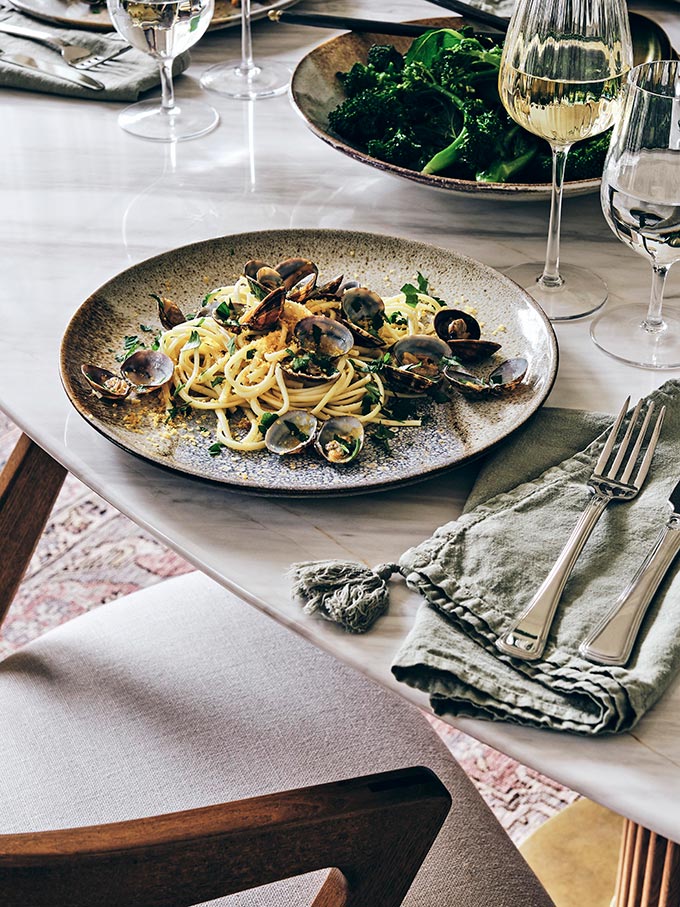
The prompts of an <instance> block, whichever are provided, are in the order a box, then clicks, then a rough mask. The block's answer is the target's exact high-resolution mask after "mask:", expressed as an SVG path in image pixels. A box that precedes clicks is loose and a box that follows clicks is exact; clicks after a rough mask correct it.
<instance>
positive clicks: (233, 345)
mask: <svg viewBox="0 0 680 907" xmlns="http://www.w3.org/2000/svg"><path fill="white" fill-rule="evenodd" d="M227 352H228V353H229V355H230V356H233V355H234V353H235V352H236V337H230V338H229V343H228V344H227Z"/></svg>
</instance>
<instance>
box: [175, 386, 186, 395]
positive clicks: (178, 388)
mask: <svg viewBox="0 0 680 907" xmlns="http://www.w3.org/2000/svg"><path fill="white" fill-rule="evenodd" d="M184 387H185V385H184V384H178V385H177V387H176V388H175V389H174V391H173V392H172V396H173V397H178V396H179V394H180V393H181V391H183V390H184Z"/></svg>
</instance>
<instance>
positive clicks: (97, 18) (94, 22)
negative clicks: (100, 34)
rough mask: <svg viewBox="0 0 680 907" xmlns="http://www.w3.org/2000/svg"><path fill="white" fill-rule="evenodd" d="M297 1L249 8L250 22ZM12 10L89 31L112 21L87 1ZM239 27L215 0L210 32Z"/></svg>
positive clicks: (26, 3) (237, 16) (235, 15)
mask: <svg viewBox="0 0 680 907" xmlns="http://www.w3.org/2000/svg"><path fill="white" fill-rule="evenodd" d="M297 2H298V0H270V2H267V0H265V2H259V0H254V2H253V4H252V12H251V19H253V20H254V21H255V20H257V19H264V18H265V17H266V16H267V13H268V12H269V10H270V9H286V8H287V7H289V6H293V4H294V3H297ZM12 6H14V7H16V9H19V10H21V12H22V13H26V14H27V15H29V16H33V18H34V19H42V20H43V21H45V22H54V23H56V24H57V25H62V26H66V27H71V28H85V29H89V30H91V31H112V30H113V25H112V24H111V17H110V16H109V12H108V10H107V8H106V2H105V0H104V2H103V3H88V2H87V0H12ZM240 24H241V9H240V7H238V6H233V5H232V3H231V2H230V0H215V12H214V13H213V17H212V20H211V22H210V25H209V30H210V31H213V30H215V29H219V28H230V27H231V26H235V25H240Z"/></svg>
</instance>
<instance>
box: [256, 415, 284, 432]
mask: <svg viewBox="0 0 680 907" xmlns="http://www.w3.org/2000/svg"><path fill="white" fill-rule="evenodd" d="M278 418H279V417H278V415H277V414H276V413H262V416H261V418H260V421H259V422H258V423H257V427H258V429H259V431H260V434H263V435H264V434H265V433H266V431H267V429H268V428H269V426H270V425H271V424H272V422H276V420H277V419H278Z"/></svg>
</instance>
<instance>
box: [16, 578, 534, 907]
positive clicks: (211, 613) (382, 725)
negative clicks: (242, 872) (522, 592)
mask: <svg viewBox="0 0 680 907" xmlns="http://www.w3.org/2000/svg"><path fill="white" fill-rule="evenodd" d="M0 765H2V767H3V768H2V772H0V832H2V833H12V832H22V831H23V832H26V831H35V830H43V829H51V828H68V827H72V826H79V825H91V824H98V823H106V822H115V821H120V820H124V819H132V818H138V817H142V816H151V815H156V814H159V813H166V812H174V811H176V810H184V809H191V808H194V807H198V806H207V805H209V804H214V803H221V802H225V801H229V800H236V799H240V798H243V797H252V796H255V795H258V794H264V793H270V792H273V791H277V790H285V789H288V788H295V787H302V786H305V785H309V784H319V783H323V782H327V781H334V780H338V779H342V778H347V777H351V776H355V775H362V774H368V773H371V772H379V771H386V770H389V769H395V768H402V767H405V766H408V765H427V766H429V767H430V768H432V769H433V770H434V771H435V772H436V774H437V775H438V776H439V777H440V778H441V780H442V781H443V783H444V784H445V785H446V786H447V787H448V788H449V790H450V791H451V794H452V797H453V806H452V809H451V813H450V815H449V818H448V819H447V821H446V824H445V826H444V828H443V829H442V832H441V833H440V835H439V838H438V839H437V842H436V844H435V846H434V847H433V849H432V851H431V852H430V855H429V856H428V859H427V861H426V863H425V864H424V865H423V867H422V869H421V871H420V873H419V874H418V877H417V879H416V881H415V883H414V885H413V886H412V888H411V892H410V893H409V895H408V897H407V899H406V901H405V904H406V905H408V907H453V905H455V907H489V905H492V904H493V905H494V907H510V905H522V907H524V905H531V907H542V905H550V904H551V901H550V899H549V898H548V897H547V895H546V894H545V893H544V891H543V889H542V888H541V886H540V885H539V883H538V881H537V880H536V878H535V876H534V875H533V874H532V873H531V871H530V870H529V868H528V866H527V865H526V863H525V862H524V861H523V859H522V858H521V857H520V855H519V854H518V853H517V851H516V849H515V847H514V845H513V844H512V843H511V841H510V840H509V838H508V837H507V835H506V834H505V832H504V831H503V830H502V829H501V828H500V826H499V825H498V823H497V821H496V820H495V818H494V817H493V815H492V814H491V813H490V811H489V809H488V807H487V806H486V805H485V803H484V802H483V801H482V799H481V798H480V796H479V795H478V793H477V791H476V790H475V788H474V787H473V785H472V784H471V782H470V781H469V780H468V778H467V777H466V775H465V774H464V772H463V771H462V769H461V768H460V767H459V766H458V764H457V763H456V762H455V761H454V760H453V758H452V757H451V755H450V754H449V752H448V750H447V749H446V747H445V746H444V745H443V744H442V743H441V741H440V740H439V738H438V737H437V736H436V734H435V733H434V732H433V731H432V729H431V728H430V726H429V724H428V723H427V721H426V720H425V719H424V718H423V716H422V715H421V714H420V713H419V712H418V710H417V709H415V708H413V707H412V706H410V705H409V704H407V703H406V702H404V701H402V700H401V699H400V698H399V697H397V696H396V695H394V694H393V693H389V692H386V691H385V690H383V689H381V688H380V687H378V686H377V685H375V684H374V683H372V682H370V681H368V680H366V679H365V678H363V677H362V676H361V675H359V674H358V673H356V672H354V671H353V670H351V669H349V668H347V667H345V666H343V665H342V664H340V663H339V662H338V661H336V660H335V659H334V658H332V657H330V656H328V655H326V654H324V653H322V652H321V651H319V650H318V649H316V648H315V647H314V646H312V645H311V644H309V643H307V642H306V641H304V640H302V639H301V638H299V637H298V636H297V635H295V634H293V633H291V632H290V631H288V630H286V629H284V628H282V627H280V626H279V625H277V624H276V623H275V622H274V621H273V620H271V619H269V618H267V617H265V616H264V615H262V614H260V613H259V612H257V611H256V610H255V609H253V608H252V607H250V606H248V605H247V604H245V603H244V602H242V601H240V600H238V599H237V598H235V597H234V596H233V595H231V594H229V593H228V592H226V591H225V590H223V589H222V588H221V587H220V586H218V585H216V584H215V583H214V582H212V581H211V580H209V579H207V578H206V577H204V576H202V575H200V574H198V573H195V574H190V575H187V576H182V577H179V578H177V579H173V580H169V581H166V582H164V583H162V584H160V585H158V586H155V587H153V588H151V589H147V590H145V591H143V592H139V593H136V594H134V595H131V596H128V597H127V598H125V599H121V600H119V601H117V602H113V603H111V604H109V605H105V606H103V607H102V608H99V609H97V610H95V611H93V612H90V613H88V614H86V615H83V616H82V617H79V618H77V619H75V620H73V621H71V622H70V623H68V624H65V625H64V626H62V627H59V628H58V629H56V630H53V631H52V632H50V633H47V634H46V635H45V636H43V637H42V638H40V639H39V640H37V641H36V642H34V643H31V644H30V645H28V646H26V647H25V648H24V649H22V650H21V651H20V652H18V653H16V654H14V655H12V656H10V657H9V658H7V659H6V660H5V661H4V662H3V663H2V664H0ZM320 878H322V876H319V874H318V873H317V874H315V875H314V876H305V877H301V878H298V879H295V880H291V881H287V882H285V883H278V884H277V885H274V886H272V885H268V886H263V887H262V888H258V889H256V890H253V891H250V892H244V893H241V894H238V895H233V896H231V897H228V898H222V899H220V900H219V901H216V902H212V903H214V904H220V905H224V907H246V905H247V907H265V905H270V907H271V905H276V907H289V905H290V907H293V905H295V907H299V905H301V904H305V903H309V902H310V900H311V897H312V893H313V892H314V891H315V890H316V889H317V888H318V886H319V879H320ZM27 907H28V905H27Z"/></svg>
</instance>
